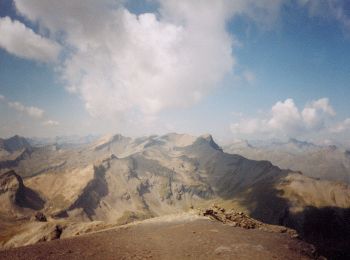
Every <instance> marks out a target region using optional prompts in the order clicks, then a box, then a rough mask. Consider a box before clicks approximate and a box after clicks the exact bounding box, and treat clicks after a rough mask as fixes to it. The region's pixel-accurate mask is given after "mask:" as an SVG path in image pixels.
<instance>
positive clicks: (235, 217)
mask: <svg viewBox="0 0 350 260" xmlns="http://www.w3.org/2000/svg"><path fill="white" fill-rule="evenodd" d="M199 214H200V215H202V216H208V217H210V218H211V219H214V220H217V221H220V222H222V223H224V224H228V225H230V226H233V227H240V228H245V229H260V230H264V231H268V232H277V233H287V234H288V235H289V236H290V237H292V238H298V234H297V232H296V231H295V230H293V229H290V228H286V227H283V226H276V225H269V224H265V223H263V222H261V221H258V220H256V219H253V218H251V217H249V216H248V215H247V214H245V213H243V212H241V211H235V210H233V209H230V210H226V209H225V208H222V207H219V206H217V205H213V206H211V207H210V208H207V209H204V210H200V212H199Z"/></svg>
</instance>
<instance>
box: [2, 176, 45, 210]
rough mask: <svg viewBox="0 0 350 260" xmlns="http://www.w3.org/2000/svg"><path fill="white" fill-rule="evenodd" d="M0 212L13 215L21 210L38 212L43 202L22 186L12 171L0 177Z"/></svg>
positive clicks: (20, 179)
mask: <svg viewBox="0 0 350 260" xmlns="http://www.w3.org/2000/svg"><path fill="white" fill-rule="evenodd" d="M0 201H1V208H0V212H2V213H4V214H15V213H20V212H22V209H30V210H39V209H42V208H43V206H44V201H43V200H42V199H41V198H40V197H39V195H38V194H37V193H36V192H34V191H33V190H31V189H29V188H27V187H26V186H25V185H24V184H23V180H22V178H21V177H20V176H19V175H17V174H16V173H15V172H14V171H9V172H6V173H3V174H1V175H0Z"/></svg>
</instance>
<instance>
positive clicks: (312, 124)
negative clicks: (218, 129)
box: [231, 98, 335, 136]
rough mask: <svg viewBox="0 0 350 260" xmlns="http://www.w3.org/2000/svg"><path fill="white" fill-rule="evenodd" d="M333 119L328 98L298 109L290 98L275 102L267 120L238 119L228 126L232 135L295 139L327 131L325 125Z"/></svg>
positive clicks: (265, 118)
mask: <svg viewBox="0 0 350 260" xmlns="http://www.w3.org/2000/svg"><path fill="white" fill-rule="evenodd" d="M334 116H335V111H334V109H333V108H332V106H331V105H330V104H329V100H328V98H321V99H318V100H315V101H312V102H310V103H308V104H307V105H306V106H305V107H304V108H303V109H302V110H301V109H299V108H298V107H297V106H296V105H295V103H294V100H293V99H291V98H288V99H286V100H285V101H283V102H282V101H278V102H277V103H276V104H275V105H274V106H273V107H272V108H271V111H270V113H269V114H268V116H267V117H264V118H250V119H249V118H242V119H241V120H240V121H238V122H236V123H232V124H231V131H232V132H233V133H234V134H243V135H255V134H264V133H265V134H272V135H282V136H296V135H304V134H308V133H313V132H315V131H320V130H327V129H328V125H327V122H328V121H329V120H330V119H331V118H332V117H334Z"/></svg>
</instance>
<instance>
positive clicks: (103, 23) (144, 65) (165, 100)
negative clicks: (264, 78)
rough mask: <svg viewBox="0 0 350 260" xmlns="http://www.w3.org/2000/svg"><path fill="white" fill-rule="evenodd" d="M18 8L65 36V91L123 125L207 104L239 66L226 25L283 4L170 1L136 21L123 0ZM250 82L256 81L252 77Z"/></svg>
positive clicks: (27, 3) (22, 1)
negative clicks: (168, 110)
mask: <svg viewBox="0 0 350 260" xmlns="http://www.w3.org/2000/svg"><path fill="white" fill-rule="evenodd" d="M14 2H15V6H16V8H17V10H18V12H19V13H20V14H22V15H23V16H25V17H26V18H27V19H29V20H31V21H33V22H36V23H38V24H39V25H40V26H41V27H42V28H45V29H47V30H48V31H49V32H50V34H51V35H53V36H54V35H60V36H61V37H63V39H61V41H62V42H63V45H64V46H65V51H66V52H67V58H66V59H65V60H64V61H63V62H62V64H60V73H61V76H62V79H63V80H64V82H65V84H66V88H67V89H68V90H69V91H71V92H73V93H76V94H77V95H79V96H80V97H81V99H82V100H83V102H84V103H85V107H86V109H87V111H88V112H89V113H90V114H91V115H92V116H94V117H98V118H108V119H111V118H113V120H116V121H118V120H119V119H120V118H123V117H124V118H128V119H129V118H132V120H133V121H135V120H138V119H139V118H142V120H143V119H144V118H146V117H147V118H148V119H149V118H155V117H156V115H157V114H158V113H159V112H160V111H162V110H164V109H166V108H178V107H188V106H191V105H193V104H195V103H196V102H198V101H199V100H201V99H202V98H203V97H204V96H206V95H207V94H208V93H209V92H210V91H212V90H213V89H215V88H216V87H218V86H219V83H220V81H221V80H222V79H223V77H224V76H225V75H226V74H227V73H229V72H231V71H232V69H233V68H234V66H235V63H236V60H235V57H234V55H233V47H234V44H235V42H236V41H235V39H234V37H233V36H232V34H230V33H229V32H228V31H227V28H226V23H227V21H228V20H229V19H231V18H232V17H233V16H234V15H236V14H237V15H243V14H244V15H247V16H249V17H251V18H254V20H256V21H258V20H259V21H260V22H261V24H263V23H264V24H265V23H266V24H267V23H269V22H270V21H271V19H273V17H276V15H277V14H278V9H279V8H280V6H281V3H282V1H280V0H269V1H265V3H264V4H261V3H260V2H259V1H252V0H244V1H243V0H239V1H228V0H218V1H210V0H203V1H175V0H164V1H155V2H157V3H158V5H159V8H158V10H154V12H153V13H143V14H140V15H135V14H133V13H131V12H130V11H128V10H127V9H126V8H125V7H124V6H123V2H124V1H114V0H113V1H112V0H102V1H94V0H84V1H83V0H76V1H70V0H62V1H54V0H49V1H40V0H14ZM244 77H245V78H246V80H247V81H249V82H252V81H253V80H254V75H253V74H251V73H246V74H245V75H244ZM124 121H125V120H124ZM147 121H149V120H147Z"/></svg>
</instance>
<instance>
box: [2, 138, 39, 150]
mask: <svg viewBox="0 0 350 260" xmlns="http://www.w3.org/2000/svg"><path fill="white" fill-rule="evenodd" d="M0 148H2V149H5V150H6V151H8V152H10V153H12V152H15V151H19V150H23V149H27V150H32V147H31V145H30V144H29V142H28V141H27V139H26V138H24V137H22V136H19V135H14V136H12V137H10V138H8V139H0Z"/></svg>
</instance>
